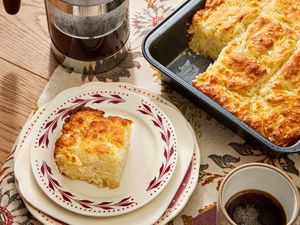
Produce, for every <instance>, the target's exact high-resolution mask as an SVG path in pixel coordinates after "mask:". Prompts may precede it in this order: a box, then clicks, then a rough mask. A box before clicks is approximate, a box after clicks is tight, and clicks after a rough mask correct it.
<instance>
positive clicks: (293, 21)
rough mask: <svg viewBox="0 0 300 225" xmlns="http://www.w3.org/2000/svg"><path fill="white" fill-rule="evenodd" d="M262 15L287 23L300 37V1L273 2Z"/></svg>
mask: <svg viewBox="0 0 300 225" xmlns="http://www.w3.org/2000/svg"><path fill="white" fill-rule="evenodd" d="M262 14H265V15H269V16H271V17H273V18H275V19H277V20H279V21H280V22H283V23H286V24H287V25H289V26H291V27H292V28H293V29H295V30H296V31H297V32H298V35H300V0H271V1H270V3H268V5H267V6H266V7H264V8H263V11H262Z"/></svg>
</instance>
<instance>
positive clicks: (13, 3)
mask: <svg viewBox="0 0 300 225" xmlns="http://www.w3.org/2000/svg"><path fill="white" fill-rule="evenodd" d="M3 5H4V8H5V11H6V12H7V13H8V14H12V15H13V14H16V13H17V12H19V9H20V5H21V0H3Z"/></svg>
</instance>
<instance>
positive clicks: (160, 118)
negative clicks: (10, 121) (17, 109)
mask: <svg viewBox="0 0 300 225" xmlns="http://www.w3.org/2000/svg"><path fill="white" fill-rule="evenodd" d="M86 106H88V107H91V108H96V109H100V110H103V111H105V112H106V114H107V115H115V116H121V117H124V118H128V119H131V120H133V121H134V123H133V126H132V138H131V149H130V151H129V154H128V158H127V162H126V166H125V169H124V173H123V176H122V179H121V182H120V187H119V188H117V189H114V190H109V189H104V188H98V187H97V186H95V185H92V184H88V183H87V182H83V181H79V180H73V179H70V178H68V177H66V176H64V175H62V174H60V173H59V171H58V168H57V166H56V164H55V161H54V157H53V150H54V147H55V142H56V140H57V138H58V137H59V135H60V133H61V128H62V126H63V123H64V119H65V118H67V117H68V114H69V112H70V111H72V110H73V109H74V108H77V107H86ZM31 135H32V138H33V142H32V144H31V166H32V171H33V174H34V177H35V179H36V181H37V183H38V184H39V186H40V188H41V189H42V190H43V191H44V193H45V194H46V195H47V196H48V197H49V198H50V199H52V200H53V201H54V202H56V203H57V204H59V205H60V206H62V207H64V208H66V209H68V210H70V211H73V212H75V213H78V214H83V215H88V216H102V217H103V216H115V215H121V214H124V213H128V212H130V211H133V210H136V209H138V208H140V207H142V206H143V205H145V204H146V203H148V202H150V201H151V200H152V199H154V198H155V197H156V196H157V195H158V194H159V193H160V192H161V191H162V190H163V189H164V188H165V187H166V185H167V183H168V182H169V181H170V180H171V177H172V175H173V173H174V171H175V168H176V162H177V156H178V148H177V143H178V140H177V137H176V132H175V129H174V127H173V125H172V123H171V121H170V120H169V118H168V116H167V115H166V114H165V113H164V112H163V111H162V110H161V109H160V108H159V107H157V106H156V105H155V104H153V103H152V102H151V101H150V100H148V99H146V98H144V97H142V96H140V95H137V94H135V93H132V92H130V91H127V90H124V89H120V88H119V89H112V88H111V87H107V88H105V87H103V86H102V88H101V89H99V86H98V87H97V86H91V85H89V86H87V85H85V88H82V87H81V88H80V89H71V90H69V91H68V92H67V94H64V95H58V96H57V97H56V98H55V99H54V100H53V101H51V103H50V104H49V105H48V107H47V108H46V110H45V111H44V112H43V114H42V115H41V116H40V118H39V119H38V122H37V125H36V126H35V129H34V131H33V132H32V134H31ZM145 159H147V160H145ZM137 171H138V172H137Z"/></svg>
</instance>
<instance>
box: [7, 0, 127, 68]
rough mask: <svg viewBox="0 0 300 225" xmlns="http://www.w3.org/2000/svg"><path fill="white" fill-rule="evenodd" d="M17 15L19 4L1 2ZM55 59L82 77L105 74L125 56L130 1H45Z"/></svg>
mask: <svg viewBox="0 0 300 225" xmlns="http://www.w3.org/2000/svg"><path fill="white" fill-rule="evenodd" d="M3 2H4V7H5V9H6V11H7V12H8V13H9V14H16V13H17V12H18V11H19V8H20V0H3ZM45 8H46V15H47V21H48V29H49V33H50V37H51V40H52V43H51V48H52V51H53V53H54V56H55V58H56V59H57V60H58V61H59V62H60V63H61V64H62V65H64V66H65V67H67V68H69V69H72V70H74V71H75V72H79V73H84V72H85V71H86V70H87V69H88V71H89V72H90V71H92V72H94V73H101V72H105V71H108V70H110V69H112V68H113V67H115V66H116V65H118V64H119V63H120V62H121V61H122V60H123V59H124V58H125V57H126V55H127V50H128V44H127V40H128V37H129V15H128V10H129V0H45Z"/></svg>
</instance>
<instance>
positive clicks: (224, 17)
mask: <svg viewBox="0 0 300 225" xmlns="http://www.w3.org/2000/svg"><path fill="white" fill-rule="evenodd" d="M263 3H264V1H263V0H247V1H240V0H239V1H238V0H207V1H206V3H205V7H204V9H200V10H199V11H198V12H196V14H195V15H194V16H193V19H192V24H191V26H190V29H189V31H188V32H189V33H190V34H192V37H191V40H190V42H189V46H190V48H191V49H192V50H193V51H194V52H196V53H200V54H202V55H204V56H208V57H210V58H212V59H216V58H217V57H218V55H219V54H220V52H221V50H222V49H223V47H225V46H226V44H227V43H228V42H229V41H231V40H232V39H234V38H236V37H237V36H239V35H240V34H241V33H243V32H244V31H245V30H246V29H247V27H248V25H249V24H250V23H251V22H252V21H253V20H255V18H256V17H257V16H258V15H259V13H260V11H261V6H262V4H263Z"/></svg>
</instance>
